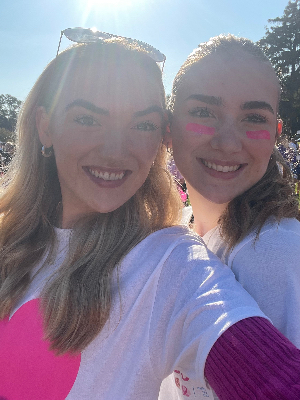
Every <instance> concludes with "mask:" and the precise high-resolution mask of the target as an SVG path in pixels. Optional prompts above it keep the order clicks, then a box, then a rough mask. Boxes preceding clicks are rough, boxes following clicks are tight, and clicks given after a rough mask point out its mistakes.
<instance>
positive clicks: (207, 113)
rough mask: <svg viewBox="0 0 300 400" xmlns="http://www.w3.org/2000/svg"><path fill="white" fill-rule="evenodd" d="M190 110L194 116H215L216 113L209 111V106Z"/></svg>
mask: <svg viewBox="0 0 300 400" xmlns="http://www.w3.org/2000/svg"><path fill="white" fill-rule="evenodd" d="M188 112H189V114H190V115H191V116H192V117H200V118H208V117H214V115H213V114H212V113H211V112H210V111H208V108H207V107H196V108H193V109H192V110H189V111H188ZM203 114H205V115H203Z"/></svg>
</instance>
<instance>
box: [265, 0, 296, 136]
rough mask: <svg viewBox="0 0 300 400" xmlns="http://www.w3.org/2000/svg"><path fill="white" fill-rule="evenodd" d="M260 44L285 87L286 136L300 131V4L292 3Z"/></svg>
mask: <svg viewBox="0 0 300 400" xmlns="http://www.w3.org/2000/svg"><path fill="white" fill-rule="evenodd" d="M268 23H269V24H271V26H270V27H266V34H265V36H264V37H263V38H262V39H261V40H260V41H259V42H258V44H259V45H260V46H261V47H262V48H263V50H264V51H265V53H266V54H267V56H268V57H269V59H270V61H271V63H272V64H273V66H274V68H275V70H276V72H277V75H278V77H279V79H280V82H281V85H282V90H283V91H282V97H281V101H280V105H279V112H280V116H281V117H282V118H283V120H284V123H285V133H286V134H287V135H288V136H289V137H293V136H294V135H295V134H296V131H297V130H300V0H294V1H289V2H288V5H287V6H286V8H285V10H284V14H283V16H282V17H277V18H275V19H269V20H268Z"/></svg>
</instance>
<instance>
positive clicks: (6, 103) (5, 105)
mask: <svg viewBox="0 0 300 400" xmlns="http://www.w3.org/2000/svg"><path fill="white" fill-rule="evenodd" d="M21 103H22V102H21V101H20V100H18V99H17V98H16V97H13V96H11V95H10V94H1V95H0V128H3V129H6V130H7V131H10V132H14V130H15V128H16V124H17V118H18V113H19V111H20V107H21Z"/></svg>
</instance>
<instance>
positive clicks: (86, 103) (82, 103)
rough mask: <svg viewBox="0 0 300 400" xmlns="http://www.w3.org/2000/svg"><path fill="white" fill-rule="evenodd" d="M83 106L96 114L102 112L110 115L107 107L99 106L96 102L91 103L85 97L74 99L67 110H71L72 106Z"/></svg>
mask: <svg viewBox="0 0 300 400" xmlns="http://www.w3.org/2000/svg"><path fill="white" fill-rule="evenodd" d="M76 106H79V107H83V108H86V109H87V110H90V111H92V112H94V113H96V114H101V115H109V111H108V110H106V109H105V108H101V107H97V106H95V104H93V103H91V102H90V101H86V100H83V99H76V100H74V101H72V103H70V104H68V105H67V106H66V108H65V110H66V111H68V110H70V108H72V107H76Z"/></svg>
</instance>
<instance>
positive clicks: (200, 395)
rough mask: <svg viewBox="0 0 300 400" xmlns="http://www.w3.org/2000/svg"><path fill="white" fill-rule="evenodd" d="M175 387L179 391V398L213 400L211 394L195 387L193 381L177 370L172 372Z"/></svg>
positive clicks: (209, 391) (204, 389)
mask: <svg viewBox="0 0 300 400" xmlns="http://www.w3.org/2000/svg"><path fill="white" fill-rule="evenodd" d="M174 378H175V385H176V386H177V388H178V390H179V391H180V395H181V396H180V398H186V397H189V398H190V399H197V400H213V399H214V397H213V392H212V391H211V390H207V389H206V388H205V387H203V386H201V387H200V386H197V384H195V383H193V381H192V380H191V379H190V378H189V377H188V376H186V375H184V374H183V373H182V372H181V371H179V370H174Z"/></svg>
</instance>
